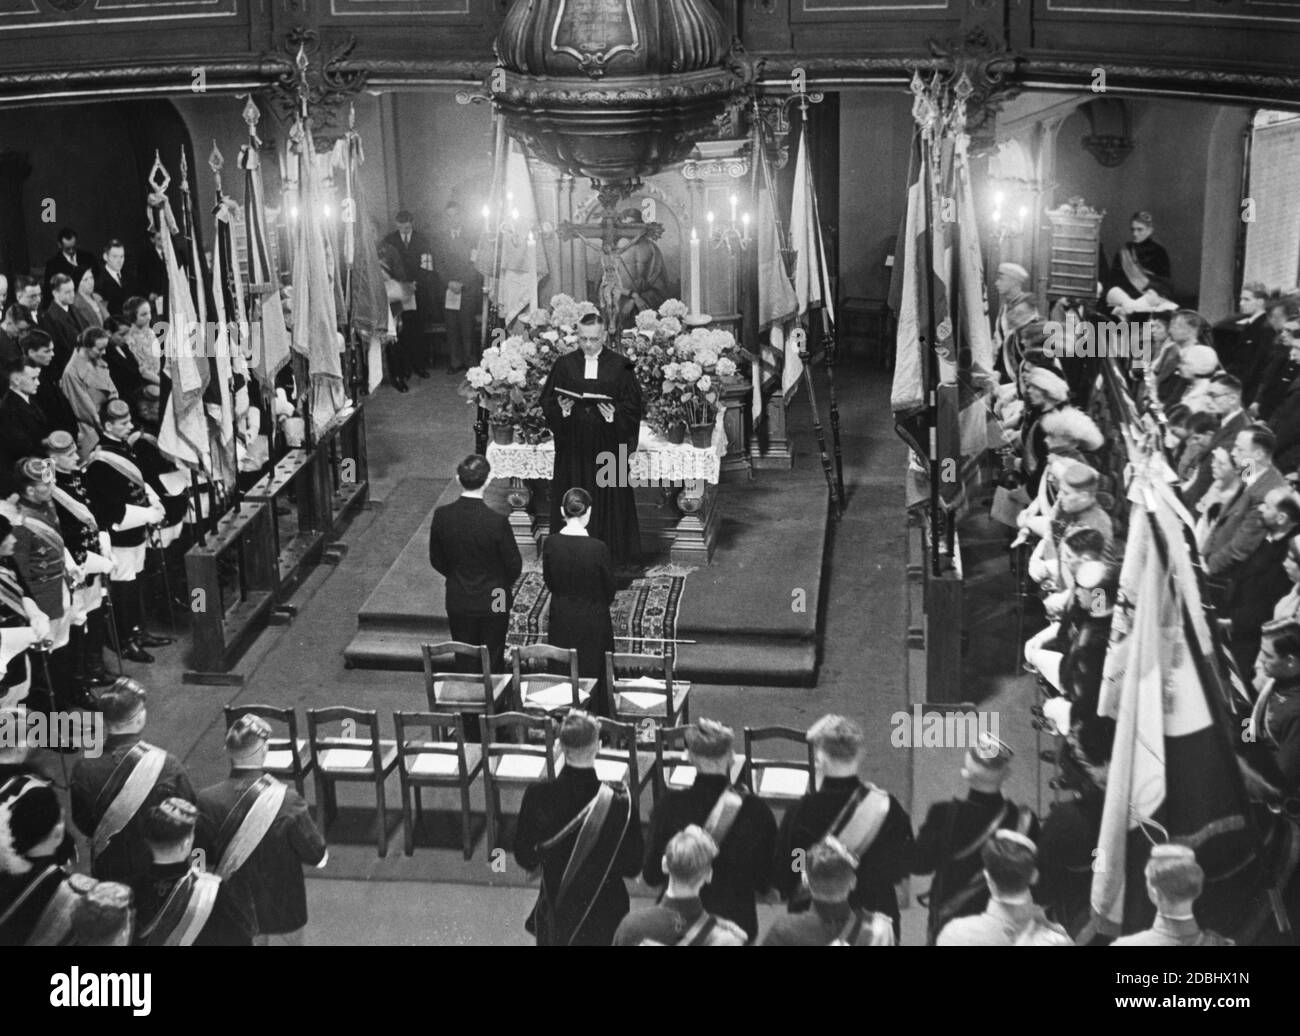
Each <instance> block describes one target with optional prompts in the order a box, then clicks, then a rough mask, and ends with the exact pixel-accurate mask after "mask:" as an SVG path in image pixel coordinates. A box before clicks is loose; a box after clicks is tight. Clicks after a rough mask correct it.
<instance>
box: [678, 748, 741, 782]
mask: <svg viewBox="0 0 1300 1036" xmlns="http://www.w3.org/2000/svg"><path fill="white" fill-rule="evenodd" d="M744 769H745V760H744V757H742V756H737V757H736V758H735V759H734V760H733V761H732V764H731V782H732V783H733V784H735V783H736V782H737V781H738V780H740V775H741V772H742V771H743V770H744ZM664 770H665V771H666V772H665V773H664V784H666V785H667V786H668V787H669V788H671V789H672V790H673V791H680V790H681V789H683V788H689V787H690V786H691V785H692V784H694V783H695V767H694V766H692V765H691V764H690V763H688V762H687V761H686V753H685V752H665V753H664Z"/></svg>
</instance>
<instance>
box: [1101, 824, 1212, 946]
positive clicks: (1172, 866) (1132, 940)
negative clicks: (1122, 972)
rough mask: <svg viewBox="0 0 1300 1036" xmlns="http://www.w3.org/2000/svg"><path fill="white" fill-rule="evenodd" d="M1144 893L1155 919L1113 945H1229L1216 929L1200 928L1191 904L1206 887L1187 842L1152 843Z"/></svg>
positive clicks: (1203, 876) (1203, 875)
mask: <svg viewBox="0 0 1300 1036" xmlns="http://www.w3.org/2000/svg"><path fill="white" fill-rule="evenodd" d="M1146 886H1147V895H1148V896H1149V897H1150V898H1151V903H1152V905H1153V906H1154V907H1155V908H1156V920H1155V924H1153V925H1152V926H1151V927H1150V928H1148V929H1147V930H1146V931H1145V932H1137V933H1135V934H1133V935H1122V936H1120V937H1119V938H1118V939H1116V940H1115V941H1114V942H1113V943H1111V945H1112V946H1231V945H1233V943H1232V940H1231V939H1226V938H1224V937H1223V936H1222V935H1219V934H1218V933H1217V932H1211V931H1208V930H1206V931H1202V929H1201V926H1200V925H1199V924H1197V923H1196V915H1195V913H1194V912H1193V909H1192V908H1193V906H1194V905H1195V903H1196V900H1197V898H1198V897H1199V896H1200V894H1201V889H1203V888H1204V887H1205V872H1204V871H1203V870H1202V869H1201V865H1200V864H1199V863H1197V862H1196V852H1195V851H1194V850H1193V849H1191V848H1189V847H1188V846H1186V845H1155V846H1152V847H1151V857H1150V859H1148V860H1147V865H1146Z"/></svg>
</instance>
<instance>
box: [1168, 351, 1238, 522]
mask: <svg viewBox="0 0 1300 1036" xmlns="http://www.w3.org/2000/svg"><path fill="white" fill-rule="evenodd" d="M1209 401H1210V405H1211V412H1212V413H1213V414H1214V416H1215V417H1217V418H1218V419H1219V429H1218V431H1216V432H1215V433H1214V438H1212V439H1211V440H1210V443H1209V445H1208V446H1207V447H1206V450H1205V452H1206V454H1207V455H1208V454H1209V453H1211V452H1213V451H1214V450H1215V449H1217V448H1218V447H1220V446H1222V447H1223V448H1224V449H1225V450H1228V451H1231V450H1232V447H1233V446H1234V445H1235V444H1236V441H1237V433H1238V432H1240V431H1241V430H1242V429H1243V428H1245V427H1246V426H1247V425H1249V424H1250V421H1251V418H1250V414H1249V413H1247V412H1246V411H1245V410H1244V409H1242V401H1241V382H1239V381H1238V380H1237V379H1236V378H1234V377H1233V376H1232V375H1231V374H1216V375H1215V376H1214V378H1213V383H1212V384H1211V385H1210V391H1209ZM1210 482H1211V472H1210V469H1209V466H1208V465H1203V466H1202V467H1201V468H1200V469H1199V471H1198V472H1197V475H1196V478H1195V480H1194V481H1193V482H1192V485H1191V487H1190V488H1189V489H1187V490H1185V491H1184V492H1183V502H1184V503H1185V504H1187V506H1188V508H1194V507H1195V506H1196V503H1197V501H1199V500H1200V499H1201V496H1202V494H1204V493H1205V491H1206V490H1207V489H1209V488H1210Z"/></svg>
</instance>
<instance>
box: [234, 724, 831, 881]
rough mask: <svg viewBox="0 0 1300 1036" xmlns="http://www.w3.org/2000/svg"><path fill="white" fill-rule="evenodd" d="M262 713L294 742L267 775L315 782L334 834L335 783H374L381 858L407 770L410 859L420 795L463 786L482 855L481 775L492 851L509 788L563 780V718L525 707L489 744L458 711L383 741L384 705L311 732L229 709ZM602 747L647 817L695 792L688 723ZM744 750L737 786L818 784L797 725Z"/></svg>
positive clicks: (612, 737)
mask: <svg viewBox="0 0 1300 1036" xmlns="http://www.w3.org/2000/svg"><path fill="white" fill-rule="evenodd" d="M246 714H253V715H256V716H261V717H262V718H264V719H266V720H268V721H270V722H272V723H276V724H279V725H280V726H282V727H283V728H284V736H283V737H280V736H277V737H274V738H272V740H271V742H270V743H269V745H268V752H267V757H266V762H265V769H266V771H267V772H268V773H271V774H273V775H275V776H277V777H281V778H283V779H285V780H289V781H292V782H293V784H294V785H295V786H296V787H297V789H298V791H299V793H300V794H301V793H302V792H303V787H304V781H305V779H306V778H307V777H308V776H309V775H312V776H314V778H315V783H316V802H317V807H318V810H319V812H320V816H321V820H322V825H323V827H324V828H325V829H326V830H327V831H328V828H329V826H330V824H331V823H332V822H333V821H334V819H335V818H336V816H337V814H338V802H337V798H336V793H335V787H334V786H335V784H337V783H366V784H373V785H374V789H375V811H376V820H377V829H378V833H377V836H376V840H377V848H378V851H379V855H380V856H381V857H382V856H385V855H387V852H388V832H387V826H386V825H387V821H386V817H387V799H386V795H385V790H384V783H385V781H386V780H387V779H388V778H389V776H391V774H392V773H393V771H394V770H396V771H397V774H398V780H399V784H400V788H401V801H402V828H403V835H404V840H405V850H406V854H407V855H408V856H409V855H411V854H412V853H413V851H414V847H415V830H416V827H417V825H418V824H419V822H420V821H421V820H422V819H423V813H424V808H423V802H422V799H421V790H422V789H424V788H432V789H440V788H446V789H451V788H456V789H459V791H460V805H461V810H460V812H461V848H462V851H463V853H464V856H465V859H467V860H468V859H469V858H470V856H471V855H472V852H473V848H472V841H471V837H470V816H471V811H470V788H471V787H472V786H473V784H474V782H475V780H476V779H477V778H478V777H479V775H480V774H481V775H482V777H483V785H484V787H483V790H484V800H485V806H484V812H485V821H486V828H487V830H486V835H487V846H488V852H489V853H490V852H491V851H492V849H494V848H495V847H496V844H497V834H498V826H499V823H500V821H499V818H500V816H501V790H502V788H503V787H515V788H520V787H524V786H526V785H528V784H533V783H536V782H538V781H545V780H550V779H553V778H554V777H555V776H556V774H557V773H559V771H560V770H561V769H562V768H563V765H564V758H563V755H562V754H561V753H560V751H559V750H558V744H557V731H558V725H557V720H556V717H555V716H552V715H549V714H543V715H537V714H530V713H523V712H506V713H500V714H497V715H487V716H484V717H482V719H481V720H480V730H481V734H482V741H481V743H475V742H473V741H471V740H470V739H468V738H467V737H466V735H465V716H464V715H463V714H462V713H461V712H460V711H454V710H447V709H442V710H439V709H434V710H430V711H427V712H405V711H398V712H395V713H394V714H393V724H394V733H395V737H393V738H385V737H383V736H382V732H381V730H380V720H379V713H378V712H377V711H376V710H374V709H357V708H351V707H349V706H334V707H330V708H322V709H308V710H307V737H306V738H302V737H300V736H299V732H298V722H297V716H296V714H295V712H294V710H293V709H286V708H279V707H276V706H272V705H230V706H227V707H226V709H225V716H226V725H227V727H229V726H230V725H231V724H232V723H234V722H235V720H236V719H238V718H239V717H240V716H243V715H246ZM600 725H601V736H602V748H601V750H600V754H599V756H598V757H597V762H596V772H597V775H598V776H599V777H600V779H601V780H606V781H614V782H621V783H625V784H627V786H628V788H629V790H630V791H631V793H632V799H633V803H634V804H635V806H636V810H637V813H636V815H637V817H638V819H639V818H640V805H639V803H640V798H641V794H642V793H643V792H644V791H645V788H646V787H647V785H648V786H649V787H650V788H651V792H652V795H653V801H654V802H656V803H657V802H658V801H659V799H660V797H661V795H662V794H663V793H664V791H665V790H666V789H670V788H671V789H676V788H687V787H690V785H691V784H692V782H693V781H694V780H695V769H694V767H692V766H691V765H690V763H689V761H688V758H687V753H686V748H685V735H686V731H687V729H688V726H685V725H683V726H673V727H667V726H657V727H656V728H655V738H654V748H653V751H647V750H642V749H640V748H639V747H638V730H637V726H636V724H634V723H626V722H621V721H619V720H612V719H604V718H602V719H601V720H600ZM744 734H745V738H744V742H745V753H744V755H743V756H739V757H737V759H736V762H735V765H734V767H733V770H732V774H731V777H732V780H733V782H735V783H739V784H745V785H746V786H748V787H749V788H750V789H751V790H752V791H753V792H754V793H755V794H756V795H758V796H759V797H760V798H763V799H765V800H767V801H769V802H771V803H773V804H777V805H779V804H782V803H787V802H790V801H793V800H794V799H797V798H799V797H800V796H801V795H803V794H804V793H805V792H806V791H807V790H808V788H809V786H810V783H811V780H812V772H813V755H812V747H811V746H810V745H809V744H808V742H807V739H806V734H805V732H804V731H802V730H795V729H792V728H789V727H760V728H750V727H746V728H745V731H744ZM772 740H780V741H787V742H794V743H798V744H799V746H800V748H801V749H802V755H803V758H796V759H790V758H768V757H760V756H758V755H756V754H755V751H754V749H755V746H756V745H758V744H760V743H761V742H764V741H772Z"/></svg>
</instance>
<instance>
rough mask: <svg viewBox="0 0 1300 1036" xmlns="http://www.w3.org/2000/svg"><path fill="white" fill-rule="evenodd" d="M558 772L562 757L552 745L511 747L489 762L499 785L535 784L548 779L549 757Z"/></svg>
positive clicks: (494, 778)
mask: <svg viewBox="0 0 1300 1036" xmlns="http://www.w3.org/2000/svg"><path fill="white" fill-rule="evenodd" d="M548 754H549V755H550V756H551V765H552V766H553V767H554V768H555V769H557V770H558V768H559V764H560V762H561V760H562V757H561V756H560V754H559V753H558V752H554V750H553V749H552V747H551V746H550V745H527V744H525V745H511V746H510V747H509V748H508V749H507V750H506V751H504V752H501V753H500V754H496V755H493V756H492V758H491V759H490V760H489V761H488V767H489V768H490V770H491V772H492V779H493V780H494V781H496V782H497V783H498V784H535V783H536V782H538V781H544V780H546V779H547V777H548V774H547V755H548Z"/></svg>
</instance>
